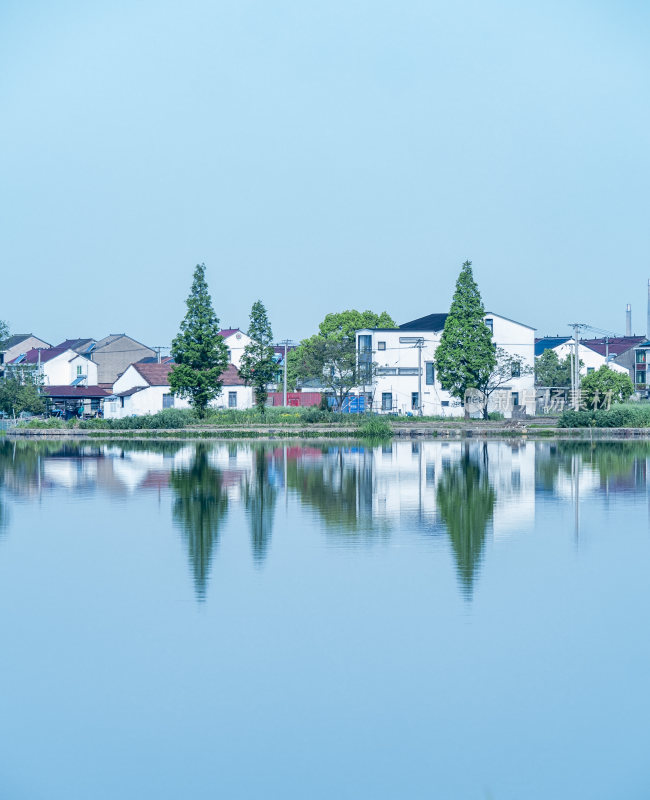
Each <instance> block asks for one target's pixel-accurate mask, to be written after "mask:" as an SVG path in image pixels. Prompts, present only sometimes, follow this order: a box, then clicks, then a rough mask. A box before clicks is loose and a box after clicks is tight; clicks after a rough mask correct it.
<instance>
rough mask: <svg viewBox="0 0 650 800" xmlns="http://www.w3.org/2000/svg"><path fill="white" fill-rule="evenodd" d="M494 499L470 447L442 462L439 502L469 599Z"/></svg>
mask: <svg viewBox="0 0 650 800" xmlns="http://www.w3.org/2000/svg"><path fill="white" fill-rule="evenodd" d="M495 500H496V494H495V492H494V489H493V488H492V486H491V484H490V481H489V480H488V476H487V472H486V470H485V469H482V468H481V467H480V466H479V465H478V464H477V463H476V462H475V461H473V460H472V459H471V458H470V455H469V450H468V449H467V448H466V449H465V452H464V454H463V456H462V458H461V459H460V461H457V462H455V463H453V464H446V465H444V466H443V473H442V475H441V477H440V482H439V483H438V488H437V504H438V509H439V511H440V516H441V517H442V520H443V521H444V523H445V525H446V527H447V533H448V534H449V540H450V542H451V546H452V550H453V551H454V556H455V559H456V567H457V570H458V577H459V580H460V583H461V586H462V589H463V594H464V595H465V597H466V598H467V599H468V600H471V599H472V594H473V590H474V580H475V577H476V572H477V570H478V567H479V565H480V563H481V559H482V557H483V547H484V544H485V532H486V530H487V526H488V524H489V523H490V522H491V521H492V516H493V513H494V503H495Z"/></svg>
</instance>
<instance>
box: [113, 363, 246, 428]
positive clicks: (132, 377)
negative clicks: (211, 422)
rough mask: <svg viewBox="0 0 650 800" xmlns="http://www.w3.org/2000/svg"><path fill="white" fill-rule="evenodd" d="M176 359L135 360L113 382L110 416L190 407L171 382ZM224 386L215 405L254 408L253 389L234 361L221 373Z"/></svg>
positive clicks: (114, 417) (125, 415)
mask: <svg viewBox="0 0 650 800" xmlns="http://www.w3.org/2000/svg"><path fill="white" fill-rule="evenodd" d="M173 367H174V364H173V363H168V362H167V363H163V364H146V363H145V364H141V363H138V364H131V365H130V366H129V367H128V368H127V369H126V370H125V372H124V374H123V375H120V377H119V378H118V379H117V380H116V381H115V383H114V384H113V394H112V395H111V396H110V397H107V398H106V400H105V401H104V416H105V417H106V418H107V419H119V418H121V417H132V416H140V415H141V414H155V413H157V412H158V411H162V410H163V409H164V408H189V407H190V403H189V401H188V400H186V399H185V398H181V397H174V395H173V394H172V391H171V388H170V386H169V373H170V372H171V370H172V369H173ZM221 378H222V380H223V389H222V392H221V394H220V395H219V397H217V399H216V400H214V401H213V402H212V403H211V404H210V405H211V406H212V407H213V408H251V407H252V405H253V390H252V388H251V387H250V386H245V385H244V381H243V380H242V378H240V377H239V373H238V372H237V370H236V369H235V367H234V366H233V365H232V364H230V366H229V367H228V369H227V370H226V371H225V372H224V373H223V374H222V376H221Z"/></svg>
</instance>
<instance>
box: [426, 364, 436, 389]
mask: <svg viewBox="0 0 650 800" xmlns="http://www.w3.org/2000/svg"><path fill="white" fill-rule="evenodd" d="M424 367H425V371H426V376H427V379H426V384H427V386H433V384H434V383H435V381H436V371H435V368H434V366H433V361H425V362H424Z"/></svg>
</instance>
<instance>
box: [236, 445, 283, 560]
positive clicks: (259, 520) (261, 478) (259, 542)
mask: <svg viewBox="0 0 650 800" xmlns="http://www.w3.org/2000/svg"><path fill="white" fill-rule="evenodd" d="M271 458H272V454H271V451H270V449H269V448H267V447H264V446H259V447H256V448H255V449H254V451H253V467H252V469H251V472H250V475H248V476H247V477H246V479H245V484H244V492H243V499H244V505H245V506H246V512H247V516H248V520H249V523H250V530H251V547H252V551H253V560H254V561H255V563H256V564H261V563H262V562H263V561H264V559H265V558H266V552H267V550H268V547H269V543H270V541H271V534H272V532H273V517H274V515H275V501H276V499H277V494H278V488H277V483H276V475H275V471H274V470H273V469H272V468H270V467H269V462H270V460H271Z"/></svg>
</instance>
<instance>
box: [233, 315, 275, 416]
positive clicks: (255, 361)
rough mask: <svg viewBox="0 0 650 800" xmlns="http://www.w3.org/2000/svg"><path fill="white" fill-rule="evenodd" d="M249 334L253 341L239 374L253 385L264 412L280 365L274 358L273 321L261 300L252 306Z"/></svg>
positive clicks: (258, 403) (256, 397) (246, 351)
mask: <svg viewBox="0 0 650 800" xmlns="http://www.w3.org/2000/svg"><path fill="white" fill-rule="evenodd" d="M248 335H249V337H250V338H251V340H252V341H251V342H250V344H247V345H246V347H245V348H244V354H243V355H242V357H241V362H240V365H239V374H240V375H241V377H242V378H243V379H244V380H245V381H246V383H247V384H248V385H249V386H252V387H253V393H254V394H255V405H256V406H257V408H258V409H259V411H260V412H261V413H262V414H263V413H264V407H265V406H266V398H267V397H268V394H269V393H268V386H269V383H271V382H272V381H273V378H274V377H275V375H276V373H277V371H278V365H277V364H276V362H275V360H274V355H275V351H274V349H273V345H272V342H273V332H272V331H271V323H270V322H269V318H268V315H267V313H266V308H264V304H263V303H262V301H261V300H257V301H256V302H255V303H253V307H252V308H251V313H250V324H249V326H248Z"/></svg>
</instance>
